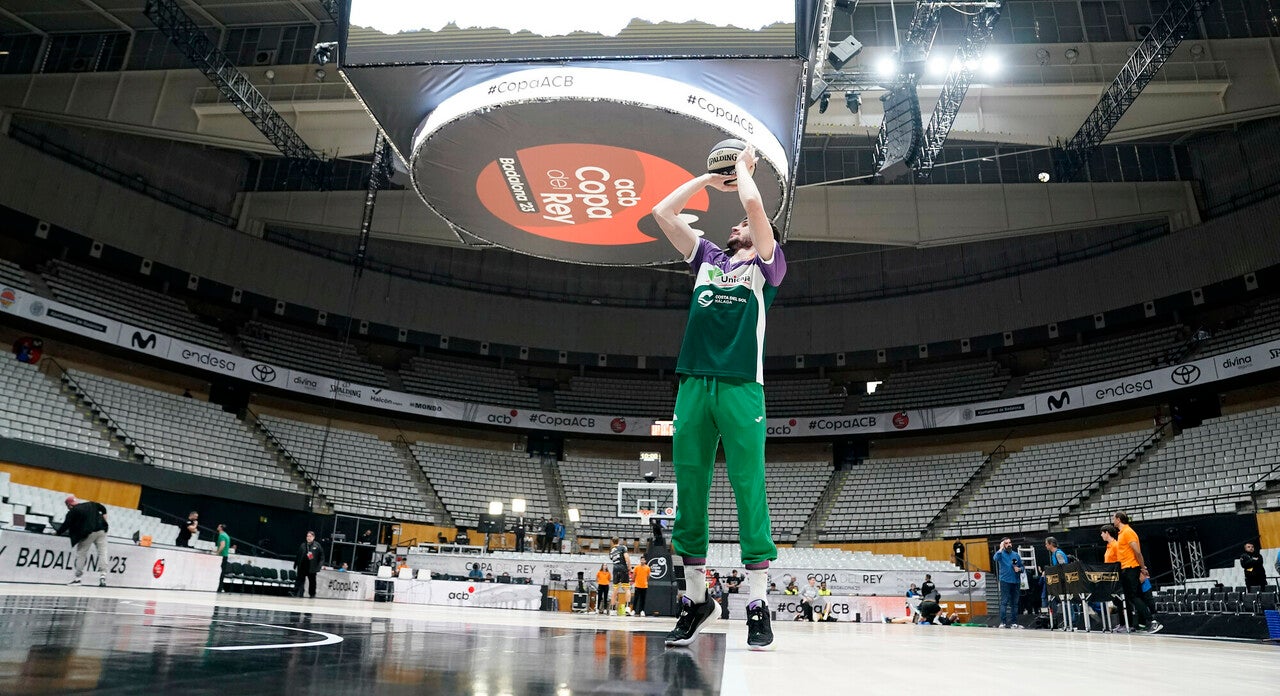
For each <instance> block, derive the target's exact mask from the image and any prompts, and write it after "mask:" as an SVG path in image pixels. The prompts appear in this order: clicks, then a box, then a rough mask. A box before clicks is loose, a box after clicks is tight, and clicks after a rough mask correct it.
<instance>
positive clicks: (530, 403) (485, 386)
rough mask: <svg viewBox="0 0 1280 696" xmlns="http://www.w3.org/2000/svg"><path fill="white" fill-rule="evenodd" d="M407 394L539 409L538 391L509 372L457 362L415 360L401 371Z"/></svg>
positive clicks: (433, 359) (420, 358) (415, 358)
mask: <svg viewBox="0 0 1280 696" xmlns="http://www.w3.org/2000/svg"><path fill="white" fill-rule="evenodd" d="M400 379H401V380H403V382H404V388H405V390H406V391H409V392H412V393H414V394H423V395H425V396H434V397H438V398H441V399H449V400H452V401H470V402H475V403H482V404H494V405H496V406H516V407H519V408H538V406H539V404H540V402H539V397H538V390H537V389H534V388H532V387H526V386H523V385H521V384H520V378H519V377H517V376H516V374H515V373H514V372H512V371H511V370H506V369H502V368H499V367H489V366H487V365H478V364H475V363H469V362H462V361H460V360H442V359H439V358H428V357H422V356H414V357H413V358H412V359H411V360H410V361H409V362H408V364H406V365H404V366H403V367H401V368H400Z"/></svg>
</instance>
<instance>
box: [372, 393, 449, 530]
mask: <svg viewBox="0 0 1280 696" xmlns="http://www.w3.org/2000/svg"><path fill="white" fill-rule="evenodd" d="M387 374H388V375H390V374H391V371H390V370H388V371H387ZM391 448H392V449H394V450H395V452H396V454H398V455H400V463H401V464H402V465H404V469H405V473H406V474H407V475H408V477H409V480H410V481H413V485H414V486H416V487H417V489H418V492H419V493H421V494H422V500H423V501H424V502H425V503H426V504H427V511H428V512H429V513H430V514H431V521H432V522H433V523H434V524H436V525H437V526H440V527H456V526H457V525H456V524H455V523H454V520H453V515H451V514H449V510H448V509H447V508H445V506H444V501H442V500H440V496H439V494H437V493H436V489H435V486H432V485H431V481H429V480H428V479H427V475H426V474H424V473H422V462H420V461H418V457H417V456H416V455H415V454H414V453H413V448H412V447H410V446H409V441H408V440H406V439H404V437H402V436H397V437H396V439H395V440H394V441H393V442H392V443H391ZM419 541H424V540H422V539H419ZM425 541H434V540H431V539H428V540H425Z"/></svg>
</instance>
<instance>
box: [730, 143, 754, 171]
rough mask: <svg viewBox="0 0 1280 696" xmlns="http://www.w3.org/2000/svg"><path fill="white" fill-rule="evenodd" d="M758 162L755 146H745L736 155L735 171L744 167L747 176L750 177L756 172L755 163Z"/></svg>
mask: <svg viewBox="0 0 1280 696" xmlns="http://www.w3.org/2000/svg"><path fill="white" fill-rule="evenodd" d="M759 160H760V157H759V155H757V154H756V146H755V145H747V147H746V148H744V149H743V150H742V152H739V153H738V161H737V162H736V163H735V169H736V168H738V167H742V166H743V165H746V167H747V175H748V176H750V175H752V174H754V173H755V172H756V162H758V161H759Z"/></svg>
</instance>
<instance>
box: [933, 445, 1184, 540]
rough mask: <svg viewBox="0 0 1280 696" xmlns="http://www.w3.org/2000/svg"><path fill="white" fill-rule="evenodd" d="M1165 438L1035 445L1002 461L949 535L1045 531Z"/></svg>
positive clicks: (1010, 454)
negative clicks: (1110, 473)
mask: <svg viewBox="0 0 1280 696" xmlns="http://www.w3.org/2000/svg"><path fill="white" fill-rule="evenodd" d="M1158 442H1159V434H1158V433H1157V434H1155V436H1153V433H1151V432H1149V431H1141V430H1139V431H1133V432H1127V433H1117V434H1114V435H1103V436H1099V437H1092V438H1086V439H1083V440H1069V441H1065V442H1054V443H1048V444H1042V445H1031V446H1029V447H1027V448H1025V449H1023V450H1020V451H1015V452H1011V453H1009V454H1008V455H1007V456H1005V457H1004V458H1003V461H999V460H997V463H996V464H995V468H994V471H992V472H991V474H990V476H989V477H988V478H987V480H986V481H985V482H984V483H983V484H982V487H981V488H979V489H978V490H977V491H976V492H975V493H974V495H973V497H972V498H970V500H969V502H968V504H967V505H966V506H964V508H963V510H962V511H961V513H960V514H959V515H958V516H957V517H956V518H955V519H954V520H953V521H952V522H951V524H949V525H948V526H947V527H946V529H944V530H943V532H942V534H943V536H964V535H967V534H974V533H977V534H993V533H1032V532H1043V531H1046V530H1048V529H1049V528H1050V526H1051V525H1052V524H1054V523H1055V522H1057V520H1058V518H1059V517H1061V516H1062V515H1063V514H1064V513H1066V512H1067V511H1068V510H1070V509H1071V508H1072V507H1074V506H1075V505H1077V504H1079V502H1080V501H1081V500H1082V499H1083V498H1085V497H1087V496H1089V495H1091V494H1092V493H1093V492H1095V491H1097V490H1099V488H1100V487H1101V486H1102V485H1103V484H1104V483H1105V481H1106V479H1103V478H1102V476H1103V474H1105V473H1107V472H1108V471H1110V470H1111V469H1112V468H1113V467H1122V466H1124V465H1127V464H1132V463H1133V462H1135V461H1137V460H1138V458H1139V457H1141V456H1142V454H1143V453H1144V452H1146V451H1147V450H1149V449H1151V448H1152V447H1155V446H1156V444H1157V443H1158Z"/></svg>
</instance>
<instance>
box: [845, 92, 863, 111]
mask: <svg viewBox="0 0 1280 696" xmlns="http://www.w3.org/2000/svg"><path fill="white" fill-rule="evenodd" d="M844 105H845V108H847V109H848V110H849V113H851V114H856V113H858V111H859V110H860V109H862V95H861V94H859V93H858V92H845V93H844Z"/></svg>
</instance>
